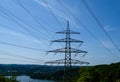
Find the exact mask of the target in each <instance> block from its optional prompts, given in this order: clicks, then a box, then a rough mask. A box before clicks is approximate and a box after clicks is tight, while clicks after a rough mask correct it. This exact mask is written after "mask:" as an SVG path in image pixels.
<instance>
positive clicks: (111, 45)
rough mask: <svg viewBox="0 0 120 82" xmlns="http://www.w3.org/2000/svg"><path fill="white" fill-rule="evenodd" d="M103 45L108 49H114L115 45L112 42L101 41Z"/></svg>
mask: <svg viewBox="0 0 120 82" xmlns="http://www.w3.org/2000/svg"><path fill="white" fill-rule="evenodd" d="M101 43H102V44H103V45H104V47H106V48H108V49H114V45H113V44H112V43H111V42H110V41H101Z"/></svg>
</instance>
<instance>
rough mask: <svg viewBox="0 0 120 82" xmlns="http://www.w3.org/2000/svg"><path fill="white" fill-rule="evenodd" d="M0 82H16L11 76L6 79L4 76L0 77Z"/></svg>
mask: <svg viewBox="0 0 120 82" xmlns="http://www.w3.org/2000/svg"><path fill="white" fill-rule="evenodd" d="M0 82H16V77H14V76H11V77H9V78H6V77H5V76H0Z"/></svg>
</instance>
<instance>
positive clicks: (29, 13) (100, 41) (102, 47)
mask: <svg viewBox="0 0 120 82" xmlns="http://www.w3.org/2000/svg"><path fill="white" fill-rule="evenodd" d="M85 1H86V2H87V4H88V6H89V8H90V9H91V10H92V11H93V13H94V14H95V15H96V17H97V18H98V19H99V21H100V22H101V24H102V25H103V26H104V27H103V28H104V29H105V30H106V32H107V33H108V34H109V35H110V36H111V38H112V39H113V41H114V42H115V44H116V45H117V46H118V48H120V44H119V42H120V38H119V35H120V32H119V31H120V28H119V26H120V23H119V21H120V15H119V14H120V6H119V5H120V1H119V0H85ZM66 20H69V21H70V28H71V30H74V31H78V32H80V33H81V34H80V35H74V36H72V37H73V38H76V39H80V40H82V41H84V44H83V45H82V46H81V47H79V49H81V50H86V51H88V54H86V55H85V56H84V57H82V56H81V55H78V56H76V57H74V56H73V57H72V58H73V59H78V60H81V61H87V62H90V64H91V65H96V64H109V63H114V62H119V60H120V52H119V51H118V50H117V49H116V48H115V46H114V45H113V44H112V42H111V41H110V40H109V38H108V37H107V36H106V35H105V33H104V32H103V30H102V29H101V28H100V26H99V25H98V23H97V22H96V21H95V20H94V18H93V17H92V15H91V14H90V13H89V11H88V10H87V8H86V7H85V5H84V4H83V2H82V1H81V0H45V1H44V0H0V42H4V43H9V44H14V45H20V46H24V47H29V48H35V49H39V50H32V49H26V48H20V47H15V46H10V45H5V44H2V43H0V63H1V64H4V63H5V64H43V63H44V62H45V61H50V60H56V59H63V58H64V54H59V53H58V54H56V55H54V54H53V53H49V54H48V55H46V52H45V51H48V50H52V49H56V48H62V47H64V44H57V43H54V44H52V45H50V41H51V40H55V39H60V38H64V37H65V36H64V35H58V34H55V32H57V31H62V30H65V29H66V26H67V24H66ZM82 24H84V25H85V27H84V26H83V25H82ZM86 28H87V29H88V30H89V31H90V32H91V33H92V34H93V35H94V36H95V37H97V40H96V39H95V38H94V37H93V36H91V34H90V33H89V32H88V31H86ZM72 47H75V48H78V44H73V45H72ZM106 48H107V49H109V50H110V51H111V52H112V54H111V52H108V51H107V50H106ZM6 54H7V55H6ZM16 55H17V56H16ZM21 56H22V57H21ZM23 56H25V57H27V58H25V57H23ZM30 58H31V59H30ZM32 58H33V59H36V60H39V61H35V60H33V59H32ZM16 60H17V61H16Z"/></svg>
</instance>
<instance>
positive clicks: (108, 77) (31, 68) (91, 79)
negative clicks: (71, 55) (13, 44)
mask: <svg viewBox="0 0 120 82" xmlns="http://www.w3.org/2000/svg"><path fill="white" fill-rule="evenodd" d="M67 72H70V73H71V78H72V82H119V81H120V63H112V64H110V65H107V64H104V65H96V66H81V67H73V68H72V70H69V69H68V70H67ZM0 73H1V74H0V82H11V81H10V80H15V77H14V78H13V77H12V79H8V78H5V76H7V75H10V76H18V75H28V76H30V77H31V78H34V79H36V78H37V79H51V80H55V81H56V82H58V81H60V82H61V81H62V80H63V75H64V67H62V66H46V65H15V64H12V65H4V64H1V65H0ZM2 80H4V81H2ZM12 82H14V81H12ZM68 82H69V81H68Z"/></svg>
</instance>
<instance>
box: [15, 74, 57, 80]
mask: <svg viewBox="0 0 120 82" xmlns="http://www.w3.org/2000/svg"><path fill="white" fill-rule="evenodd" d="M17 80H18V81H20V82H55V81H50V80H39V79H32V78H30V77H29V76H25V75H22V76H17Z"/></svg>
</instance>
